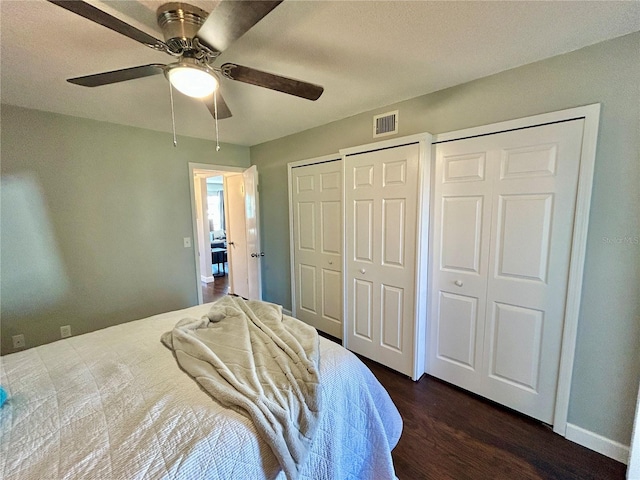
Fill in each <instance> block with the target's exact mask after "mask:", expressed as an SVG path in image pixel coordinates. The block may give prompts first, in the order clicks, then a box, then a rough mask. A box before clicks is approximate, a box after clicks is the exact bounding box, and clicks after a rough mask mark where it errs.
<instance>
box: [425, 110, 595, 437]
mask: <svg viewBox="0 0 640 480" xmlns="http://www.w3.org/2000/svg"><path fill="white" fill-rule="evenodd" d="M577 119H584V131H583V135H582V151H581V154H580V170H579V174H578V192H577V195H576V208H575V214H574V221H573V238H572V241H571V256H570V263H569V279H568V284H567V285H568V286H567V301H566V306H565V316H564V327H563V332H562V345H561V354H560V368H559V370H558V387H557V390H556V404H555V410H554V416H553V431H554V432H556V433H558V434H559V435H562V436H563V437H566V436H567V416H568V412H569V399H570V395H571V376H572V373H573V364H574V359H575V350H576V339H577V333H578V320H579V317H580V302H581V299H582V282H583V276H584V262H585V258H586V250H587V233H588V230H589V211H590V208H591V193H592V189H593V173H594V166H595V159H596V146H597V140H598V126H599V121H600V104H599V103H596V104H592V105H585V106H582V107H576V108H570V109H567V110H560V111H556V112H550V113H544V114H541V115H533V116H530V117H524V118H518V119H514V120H508V121H505V122H498V123H492V124H489V125H482V126H479V127H473V128H467V129H463V130H456V131H452V132H446V133H441V134H438V135H435V136H434V139H433V144H432V151H433V154H434V155H435V148H436V145H437V144H439V143H443V142H451V141H455V140H462V139H465V138H470V137H477V136H483V135H493V134H496V133H502V132H507V131H511V130H519V129H524V128H531V127H536V126H540V125H545V124H552V123H559V122H566V121H570V120H577ZM434 158H435V157H434ZM432 235H433V231H431V232H430V238H432ZM430 243H431V242H430ZM430 250H431V248H430ZM433 255H434V252H433V251H431V252H430V255H429V258H433ZM429 280H431V279H429ZM429 283H430V284H431V281H429ZM427 361H428V360H427V359H425V362H427Z"/></svg>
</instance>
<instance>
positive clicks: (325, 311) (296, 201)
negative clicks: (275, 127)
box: [291, 160, 343, 338]
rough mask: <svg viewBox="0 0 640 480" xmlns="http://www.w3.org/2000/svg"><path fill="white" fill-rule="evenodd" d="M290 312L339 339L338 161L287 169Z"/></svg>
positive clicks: (340, 270)
mask: <svg viewBox="0 0 640 480" xmlns="http://www.w3.org/2000/svg"><path fill="white" fill-rule="evenodd" d="M291 189H292V192H291V193H292V195H291V201H292V207H293V208H292V210H293V225H294V228H293V230H294V260H293V261H294V271H295V297H296V298H295V300H296V302H295V305H296V310H295V312H294V314H295V316H296V317H297V318H299V319H300V320H302V321H304V322H306V323H308V324H309V325H312V326H314V327H315V328H317V329H318V330H321V331H323V332H325V333H328V334H329V335H332V336H334V337H337V338H342V296H343V295H342V241H343V237H342V225H343V220H342V160H335V161H329V162H323V163H318V164H313V165H305V166H300V167H295V168H293V169H292V184H291Z"/></svg>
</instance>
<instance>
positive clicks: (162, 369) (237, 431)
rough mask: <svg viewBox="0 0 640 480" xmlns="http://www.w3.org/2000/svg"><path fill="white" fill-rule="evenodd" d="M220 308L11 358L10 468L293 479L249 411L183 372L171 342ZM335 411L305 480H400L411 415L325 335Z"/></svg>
mask: <svg viewBox="0 0 640 480" xmlns="http://www.w3.org/2000/svg"><path fill="white" fill-rule="evenodd" d="M209 308H210V305H206V304H205V305H199V306H196V307H192V308H189V309H185V310H179V311H175V312H169V313H166V314H161V315H156V316H153V317H149V318H146V319H143V320H137V321H133V322H129V323H126V324H121V325H117V326H114V327H110V328H107V329H104V330H99V331H96V332H92V333H88V334H85V335H80V336H77V337H71V338H68V339H64V340H60V341H57V342H55V343H51V344H48V345H43V346H40V347H36V348H31V349H29V350H25V351H22V352H18V353H14V354H11V355H6V356H4V357H2V358H1V359H0V383H1V384H2V386H3V387H4V388H5V389H6V390H7V391H8V393H9V401H8V402H7V403H6V404H5V405H4V406H3V407H2V408H0V474H1V477H2V478H3V479H5V480H9V479H36V478H38V479H43V478H47V479H78V478H91V479H109V480H112V479H114V480H115V479H127V480H128V479H142V478H152V479H156V478H180V479H183V478H184V479H186V478H189V479H193V478H198V479H200V478H208V479H245V478H246V479H262V478H265V479H274V478H277V479H283V478H284V474H283V472H282V471H281V470H280V467H279V465H278V462H277V460H276V458H275V457H274V455H273V453H272V451H271V449H270V448H269V446H268V445H267V444H266V443H265V442H264V441H263V440H262V439H261V438H260V437H259V435H258V434H257V431H256V429H255V427H254V425H253V423H252V422H251V420H249V419H248V418H247V417H245V416H243V415H241V414H239V413H237V412H235V411H232V410H229V409H227V408H225V407H223V406H222V405H220V404H219V403H217V402H216V401H215V400H214V399H213V398H212V397H211V396H209V395H208V394H207V393H205V392H204V391H203V390H202V389H201V388H200V387H199V386H198V384H197V383H196V382H195V381H194V380H193V379H192V378H191V377H189V376H188V375H187V374H186V373H184V372H183V371H181V370H180V368H179V367H178V365H177V363H176V361H175V359H174V357H173V355H172V353H171V352H170V351H169V350H168V349H167V348H166V347H164V346H163V345H162V344H161V342H160V336H161V334H162V333H164V332H167V331H169V330H171V329H172V328H173V326H174V325H175V324H176V323H177V322H178V321H179V320H181V319H182V318H185V317H187V316H195V317H197V318H199V317H200V316H202V315H203V314H205V313H206V312H207V311H208V309H209ZM320 352H321V353H320V376H321V382H322V392H323V393H322V394H323V405H324V408H323V411H322V413H321V417H320V424H319V427H318V431H317V434H316V437H315V438H314V441H313V444H312V448H311V454H310V457H309V459H308V461H307V463H306V464H305V466H304V468H303V469H302V472H301V475H300V478H301V479H309V480H311V479H313V480H318V479H340V480H343V479H344V480H346V479H354V480H355V479H359V480H360V479H374V478H375V479H387V478H389V479H392V478H395V475H394V469H393V462H392V458H391V450H392V449H393V447H394V446H395V445H396V443H397V442H398V440H399V438H400V434H401V431H402V420H401V418H400V415H399V413H398V411H397V409H396V407H395V405H394V404H393V402H392V401H391V399H390V397H389V395H388V394H387V392H386V390H385V389H384V388H383V387H382V386H381V385H380V383H378V381H377V380H376V378H375V377H374V376H373V374H372V373H371V372H370V370H369V369H368V368H367V367H366V366H365V365H364V364H363V363H362V362H360V360H359V359H358V358H357V357H356V356H355V355H353V354H352V353H350V352H348V351H347V350H345V349H344V348H342V347H341V346H339V345H337V344H335V343H333V342H330V341H328V340H326V339H324V338H321V339H320Z"/></svg>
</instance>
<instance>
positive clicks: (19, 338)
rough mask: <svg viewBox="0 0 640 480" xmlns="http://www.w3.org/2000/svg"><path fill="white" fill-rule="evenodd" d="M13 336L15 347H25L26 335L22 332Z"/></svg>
mask: <svg viewBox="0 0 640 480" xmlns="http://www.w3.org/2000/svg"><path fill="white" fill-rule="evenodd" d="M11 338H12V339H13V348H24V335H23V334H22V333H21V334H20V335H14V336H13V337H11Z"/></svg>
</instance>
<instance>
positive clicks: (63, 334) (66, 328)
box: [60, 325, 71, 338]
mask: <svg viewBox="0 0 640 480" xmlns="http://www.w3.org/2000/svg"><path fill="white" fill-rule="evenodd" d="M70 336H71V325H63V326H62V327H60V338H67V337H70Z"/></svg>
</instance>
